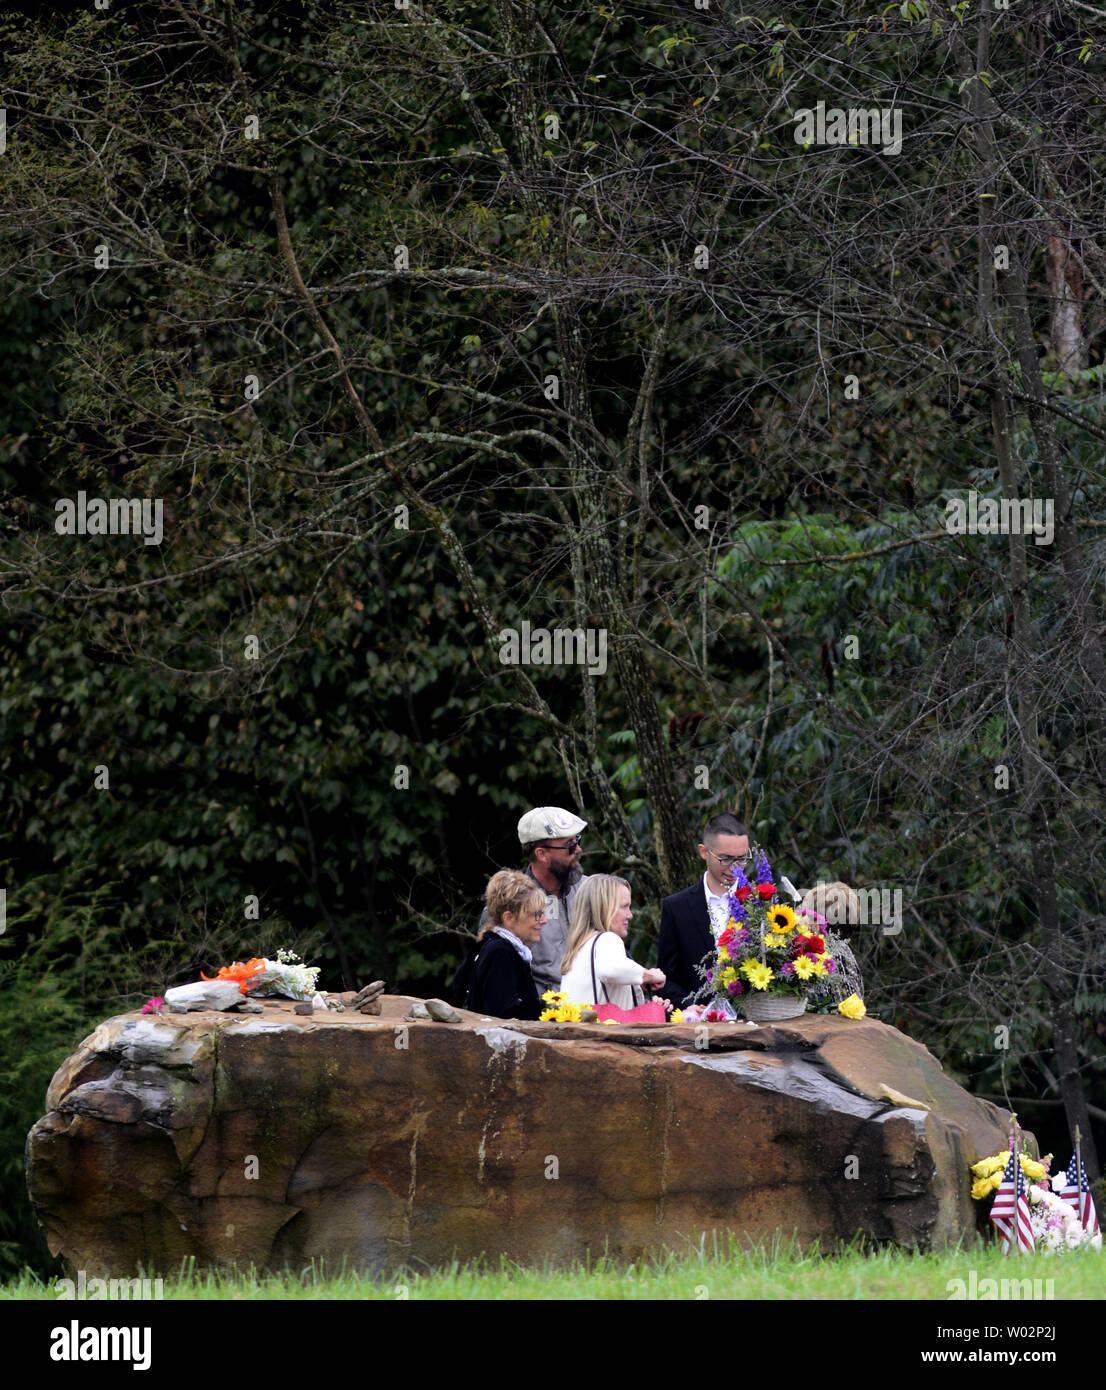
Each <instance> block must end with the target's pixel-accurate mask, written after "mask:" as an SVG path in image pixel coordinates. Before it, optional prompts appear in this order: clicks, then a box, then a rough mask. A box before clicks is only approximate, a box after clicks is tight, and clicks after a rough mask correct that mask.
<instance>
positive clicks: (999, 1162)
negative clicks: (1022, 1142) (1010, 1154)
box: [972, 1154, 1006, 1178]
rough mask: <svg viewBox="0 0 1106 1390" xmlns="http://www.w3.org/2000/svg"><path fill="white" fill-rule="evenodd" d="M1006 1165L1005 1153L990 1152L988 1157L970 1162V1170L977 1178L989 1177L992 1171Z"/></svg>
mask: <svg viewBox="0 0 1106 1390" xmlns="http://www.w3.org/2000/svg"><path fill="white" fill-rule="evenodd" d="M1005 1167H1006V1155H1005V1154H992V1155H991V1157H990V1158H981V1159H980V1160H979V1162H978V1163H973V1164H972V1172H973V1173H974V1174H975V1175H976V1177H977V1178H989V1177H990V1176H991V1174H992V1173H996V1172H999V1171H1001V1170H1002V1169H1004V1168H1005Z"/></svg>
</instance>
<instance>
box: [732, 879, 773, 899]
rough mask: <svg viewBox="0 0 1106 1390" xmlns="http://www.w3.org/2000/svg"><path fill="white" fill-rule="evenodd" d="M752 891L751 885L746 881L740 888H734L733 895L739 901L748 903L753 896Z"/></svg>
mask: <svg viewBox="0 0 1106 1390" xmlns="http://www.w3.org/2000/svg"><path fill="white" fill-rule="evenodd" d="M773 891H775V890H773ZM752 893H753V890H752V888H750V887H749V885H748V884H747V883H744V884H742V886H741V887H740V888H735V889H734V890H733V895H734V897H735V898H736V899H737V901H738V902H739V903H747V902H748V901H749V899H750V897H751V896H752Z"/></svg>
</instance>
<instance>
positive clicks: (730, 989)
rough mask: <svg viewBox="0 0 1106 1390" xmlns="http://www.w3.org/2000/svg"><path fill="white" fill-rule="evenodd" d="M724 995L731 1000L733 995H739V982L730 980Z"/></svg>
mask: <svg viewBox="0 0 1106 1390" xmlns="http://www.w3.org/2000/svg"><path fill="white" fill-rule="evenodd" d="M726 993H727V994H728V995H729V996H730V998H731V999H732V998H733V997H734V995H735V994H740V993H741V981H740V980H731V981H730V983H729V984H728V985H727V986H726Z"/></svg>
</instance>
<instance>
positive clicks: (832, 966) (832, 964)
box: [822, 959, 837, 975]
mask: <svg viewBox="0 0 1106 1390" xmlns="http://www.w3.org/2000/svg"><path fill="white" fill-rule="evenodd" d="M822 964H823V965H824V966H825V967H826V973H827V974H828V975H832V974H833V972H834V971H835V970H836V969H837V962H836V961H835V960H833V959H830V960H826V961H823V962H822Z"/></svg>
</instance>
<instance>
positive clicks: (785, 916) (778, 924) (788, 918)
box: [768, 903, 795, 936]
mask: <svg viewBox="0 0 1106 1390" xmlns="http://www.w3.org/2000/svg"><path fill="white" fill-rule="evenodd" d="M768 922H769V925H770V926H771V928H772V930H773V931H774V932H778V933H779V934H780V935H781V936H786V935H787V933H788V932H789V931H790V930H791V929H792V927H794V925H795V914H794V913H793V912H792V911H791V909H790V908H789V907H785V906H784V905H783V903H779V904H777V905H776V906H775V907H773V908H772V909H771V910H770V911H769V913H768Z"/></svg>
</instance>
